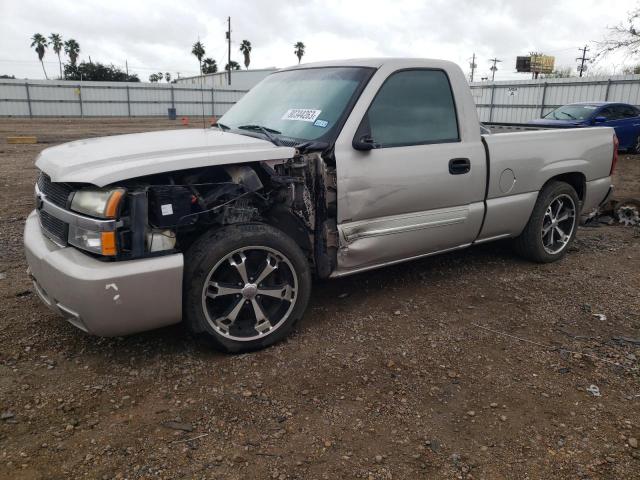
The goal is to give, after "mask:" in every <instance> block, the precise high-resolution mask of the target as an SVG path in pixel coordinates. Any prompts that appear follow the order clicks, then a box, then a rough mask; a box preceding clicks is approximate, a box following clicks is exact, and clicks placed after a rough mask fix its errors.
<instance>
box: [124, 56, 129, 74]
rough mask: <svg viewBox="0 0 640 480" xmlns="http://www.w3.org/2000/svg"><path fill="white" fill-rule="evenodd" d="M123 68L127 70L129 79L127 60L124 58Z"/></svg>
mask: <svg viewBox="0 0 640 480" xmlns="http://www.w3.org/2000/svg"><path fill="white" fill-rule="evenodd" d="M124 69H125V70H126V71H127V79H129V62H128V61H127V60H126V59H125V61H124Z"/></svg>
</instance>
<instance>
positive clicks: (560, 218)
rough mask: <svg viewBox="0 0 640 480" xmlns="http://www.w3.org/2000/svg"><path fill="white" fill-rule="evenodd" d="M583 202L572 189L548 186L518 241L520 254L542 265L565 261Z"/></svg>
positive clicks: (516, 243) (516, 241)
mask: <svg viewBox="0 0 640 480" xmlns="http://www.w3.org/2000/svg"><path fill="white" fill-rule="evenodd" d="M579 202H580V201H579V198H578V194H577V193H576V191H575V190H574V188H573V187H572V186H571V185H569V184H567V183H564V182H559V181H551V182H549V183H548V184H546V185H545V186H544V187H543V188H542V190H541V191H540V194H539V195H538V199H537V200H536V204H535V206H534V207H533V212H532V213H531V217H530V218H529V221H528V222H527V225H526V227H525V228H524V230H523V232H522V234H520V236H519V237H518V238H516V239H515V240H514V247H515V250H516V251H517V252H518V254H520V255H521V256H523V257H524V258H527V259H529V260H532V261H534V262H539V263H549V262H555V261H556V260H560V259H561V258H562V257H564V255H565V254H566V253H567V249H568V248H569V245H570V244H571V243H572V242H573V240H574V238H575V236H576V232H577V230H578V216H579V211H578V208H579V205H580V203H579Z"/></svg>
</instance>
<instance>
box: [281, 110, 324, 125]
mask: <svg viewBox="0 0 640 480" xmlns="http://www.w3.org/2000/svg"><path fill="white" fill-rule="evenodd" d="M320 112H322V110H312V109H310V108H290V109H289V110H287V111H286V113H285V114H284V115H283V116H282V120H298V121H300V122H311V123H313V122H315V121H316V118H318V116H319V115H320Z"/></svg>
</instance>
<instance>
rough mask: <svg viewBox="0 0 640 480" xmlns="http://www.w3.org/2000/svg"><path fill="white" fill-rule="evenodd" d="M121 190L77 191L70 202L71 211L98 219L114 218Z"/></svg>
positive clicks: (122, 194)
mask: <svg viewBox="0 0 640 480" xmlns="http://www.w3.org/2000/svg"><path fill="white" fill-rule="evenodd" d="M124 192H125V191H124V189H123V188H110V189H93V188H88V189H83V190H78V191H77V192H76V193H75V194H74V195H73V200H71V210H73V211H74V212H78V213H84V214H86V215H91V216H92V217H98V218H116V217H117V216H118V210H119V207H120V201H121V200H122V198H123V197H124Z"/></svg>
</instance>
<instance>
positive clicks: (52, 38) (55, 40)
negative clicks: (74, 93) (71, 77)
mask: <svg viewBox="0 0 640 480" xmlns="http://www.w3.org/2000/svg"><path fill="white" fill-rule="evenodd" d="M49 45H51V48H53V51H54V53H55V54H56V55H58V65H60V78H62V60H61V59H60V52H61V51H62V46H63V43H62V35H60V34H59V33H52V34H51V35H49Z"/></svg>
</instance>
